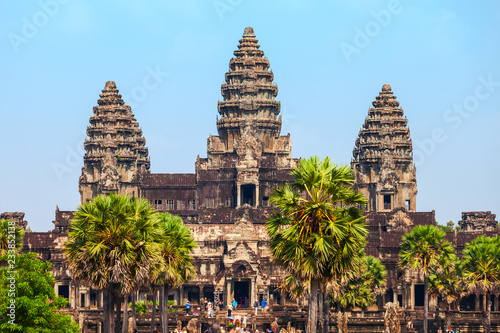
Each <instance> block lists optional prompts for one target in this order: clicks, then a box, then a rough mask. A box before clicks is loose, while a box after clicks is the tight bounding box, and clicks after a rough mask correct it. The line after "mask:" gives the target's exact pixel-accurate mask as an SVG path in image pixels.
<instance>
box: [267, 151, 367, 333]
mask: <svg viewBox="0 0 500 333" xmlns="http://www.w3.org/2000/svg"><path fill="white" fill-rule="evenodd" d="M291 174H292V176H293V177H294V181H293V182H292V183H289V184H285V185H284V186H282V187H280V188H278V189H275V190H274V191H273V194H272V196H271V202H272V203H274V204H275V205H276V208H277V210H276V212H275V213H274V214H273V215H272V216H271V217H270V218H269V220H268V221H267V224H266V227H267V232H268V235H269V237H270V238H271V241H270V243H269V248H270V250H271V253H272V254H273V257H274V261H275V262H276V263H277V264H278V265H279V266H281V267H283V268H285V269H286V270H287V271H288V273H289V274H290V276H289V278H294V279H297V280H296V282H297V283H295V282H294V281H291V280H290V279H289V282H290V287H291V288H294V290H293V291H292V293H293V292H296V293H300V292H304V291H305V289H304V288H302V287H300V286H299V284H300V283H302V284H305V283H308V284H309V290H310V291H309V311H308V318H307V322H308V323H309V325H310V326H309V328H308V329H309V331H310V332H312V333H315V332H316V327H317V326H316V324H317V306H316V305H317V290H318V287H319V283H320V282H322V283H326V281H328V280H332V279H339V278H341V277H342V276H344V275H345V274H346V273H347V272H348V271H350V270H352V269H353V268H355V267H356V265H357V264H358V255H359V253H360V251H361V250H362V249H363V248H364V246H365V244H366V235H367V234H368V229H367V227H366V224H365V220H364V216H363V215H362V212H361V210H360V209H359V207H360V206H362V205H365V204H366V199H365V198H364V197H363V195H362V194H361V193H360V192H358V191H356V190H355V189H354V174H353V171H352V169H351V168H349V167H348V166H338V165H336V164H333V163H331V162H330V159H329V158H328V157H327V158H325V159H323V160H320V158H319V157H317V156H313V157H310V158H308V159H303V160H300V162H299V166H298V167H296V168H295V169H294V170H293V171H292V172H291ZM294 285H296V286H297V287H298V288H295V287H293V286H294ZM301 289H302V291H301Z"/></svg>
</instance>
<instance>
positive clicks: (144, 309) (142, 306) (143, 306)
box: [129, 301, 153, 315]
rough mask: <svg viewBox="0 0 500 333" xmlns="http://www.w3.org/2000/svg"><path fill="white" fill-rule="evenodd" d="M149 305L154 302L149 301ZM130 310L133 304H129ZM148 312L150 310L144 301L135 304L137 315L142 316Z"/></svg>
mask: <svg viewBox="0 0 500 333" xmlns="http://www.w3.org/2000/svg"><path fill="white" fill-rule="evenodd" d="M148 303H150V304H153V302H151V301H148ZM129 308H132V303H130V304H129ZM146 312H148V308H147V307H146V304H145V303H144V302H143V301H138V302H135V313H136V314H138V315H140V314H143V313H146Z"/></svg>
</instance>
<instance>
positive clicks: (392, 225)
mask: <svg viewBox="0 0 500 333" xmlns="http://www.w3.org/2000/svg"><path fill="white" fill-rule="evenodd" d="M386 227H387V232H391V231H396V232H408V231H410V230H411V229H412V228H413V222H412V220H411V219H410V217H409V215H408V213H407V212H406V210H405V209H403V208H399V209H397V210H396V212H395V213H394V214H393V215H392V217H391V218H390V220H389V221H388V222H387V225H386Z"/></svg>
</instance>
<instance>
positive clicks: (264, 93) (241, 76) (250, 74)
mask: <svg viewBox="0 0 500 333" xmlns="http://www.w3.org/2000/svg"><path fill="white" fill-rule="evenodd" d="M257 42H258V41H257V39H255V33H254V31H253V28H245V31H244V33H243V38H242V39H240V43H239V45H238V50H236V51H234V55H235V58H232V59H231V60H230V62H229V72H227V73H226V80H225V82H224V83H222V87H221V91H222V96H223V97H224V100H223V101H219V104H218V109H219V114H220V115H221V118H220V119H219V120H218V121H217V129H218V132H219V136H220V139H221V141H222V142H223V143H224V145H225V146H226V147H227V148H226V149H227V151H229V152H231V151H233V144H234V143H235V142H236V141H237V140H238V139H239V137H240V136H241V135H242V132H243V131H244V129H245V127H247V126H249V125H251V126H252V127H253V128H254V130H255V131H256V134H257V136H258V138H259V140H260V141H261V142H262V143H263V144H264V145H265V148H267V149H268V150H272V149H274V140H275V139H276V138H277V137H279V134H280V131H281V117H279V118H278V115H279V113H280V103H279V102H278V101H276V99H275V98H276V96H277V95H278V86H277V85H276V84H275V83H273V79H274V75H273V72H272V71H270V70H269V60H267V58H266V57H264V52H263V51H262V50H260V49H259V48H260V45H259V44H257Z"/></svg>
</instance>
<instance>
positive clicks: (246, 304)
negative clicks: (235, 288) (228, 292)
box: [243, 297, 250, 308]
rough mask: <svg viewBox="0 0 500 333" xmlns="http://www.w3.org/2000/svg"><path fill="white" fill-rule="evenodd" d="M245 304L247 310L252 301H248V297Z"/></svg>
mask: <svg viewBox="0 0 500 333" xmlns="http://www.w3.org/2000/svg"><path fill="white" fill-rule="evenodd" d="M243 302H244V304H245V307H246V308H247V307H248V306H249V305H250V303H249V302H250V301H249V300H248V297H245V300H244V301H243Z"/></svg>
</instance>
